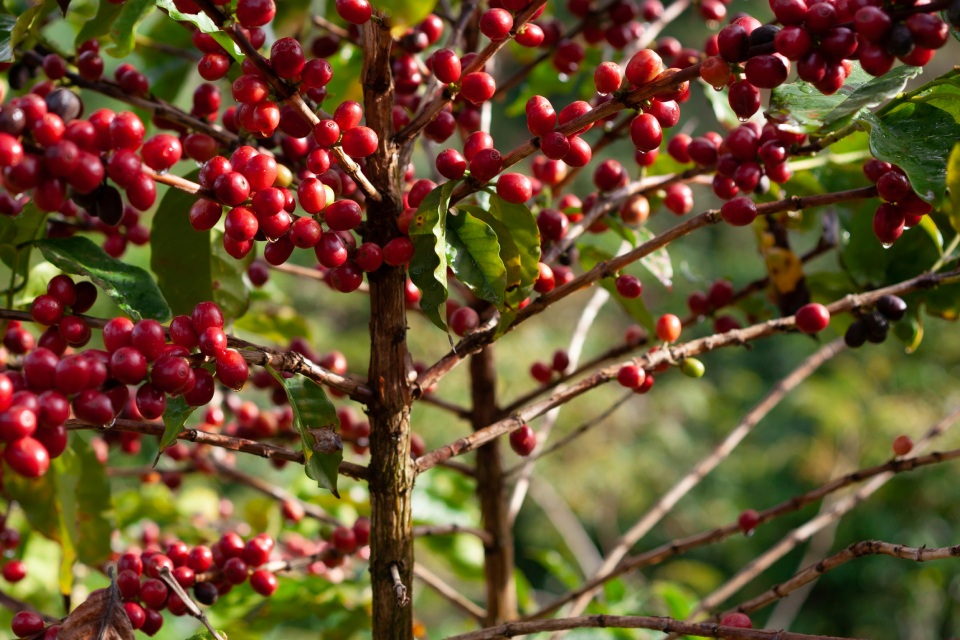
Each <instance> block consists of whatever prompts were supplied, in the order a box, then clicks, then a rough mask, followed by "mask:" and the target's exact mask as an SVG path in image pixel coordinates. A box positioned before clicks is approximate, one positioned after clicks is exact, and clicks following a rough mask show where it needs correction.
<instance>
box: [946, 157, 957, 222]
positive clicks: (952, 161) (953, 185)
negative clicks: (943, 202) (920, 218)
mask: <svg viewBox="0 0 960 640" xmlns="http://www.w3.org/2000/svg"><path fill="white" fill-rule="evenodd" d="M947 191H948V194H949V203H950V206H949V210H948V211H947V214H948V215H949V218H950V226H952V227H953V229H954V231H957V232H960V142H958V143H957V144H955V145H953V150H952V151H951V152H950V157H949V158H948V160H947ZM945 209H946V207H945Z"/></svg>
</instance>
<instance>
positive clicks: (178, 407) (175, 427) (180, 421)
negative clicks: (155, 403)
mask: <svg viewBox="0 0 960 640" xmlns="http://www.w3.org/2000/svg"><path fill="white" fill-rule="evenodd" d="M196 410H197V408H196V407H191V406H190V405H188V404H187V401H186V400H184V399H183V396H182V395H180V396H168V397H167V406H166V407H164V410H163V436H161V438H160V450H159V451H157V457H156V459H155V460H154V461H153V465H154V466H156V465H157V462H158V461H159V460H160V454H161V453H163V450H164V449H166V448H167V447H169V446H170V445H172V444H173V443H174V442H176V441H177V434H179V433H180V432H181V431H183V425H184V424H186V422H187V418H189V417H190V414H192V413H193V412H194V411H196Z"/></svg>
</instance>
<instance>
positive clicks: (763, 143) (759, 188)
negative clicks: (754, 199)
mask: <svg viewBox="0 0 960 640" xmlns="http://www.w3.org/2000/svg"><path fill="white" fill-rule="evenodd" d="M805 137H806V136H804V135H802V134H794V133H791V132H789V131H787V130H785V129H782V128H779V127H776V126H774V125H773V124H770V123H767V124H766V125H764V126H762V127H761V126H760V125H759V124H757V123H756V122H746V123H744V124H742V125H740V126H738V127H736V128H735V129H732V130H731V131H729V132H728V133H727V135H726V136H724V137H721V136H720V135H719V134H717V133H714V132H712V131H710V132H707V133H706V134H704V135H702V136H698V137H696V138H691V137H690V136H688V135H686V134H683V133H680V134H677V135H676V136H674V137H673V138H671V140H670V142H669V143H668V144H667V152H668V153H669V154H670V156H671V157H672V158H673V159H674V160H676V161H677V162H681V163H688V162H694V163H696V165H697V166H699V167H704V168H707V167H713V166H716V170H717V173H716V174H715V175H714V178H713V185H712V186H713V192H714V193H715V194H716V195H717V197H719V198H722V199H724V200H730V199H731V198H733V197H735V196H737V195H738V194H758V195H759V194H763V193H766V192H767V190H768V189H769V188H770V182H775V183H777V184H783V183H785V182H786V181H787V180H789V179H790V177H791V175H792V174H791V172H790V169H789V168H788V167H787V158H788V157H789V155H790V149H791V148H794V147H795V146H797V145H799V144H801V143H802V142H803V140H804V139H805Z"/></svg>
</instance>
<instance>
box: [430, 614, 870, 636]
mask: <svg viewBox="0 0 960 640" xmlns="http://www.w3.org/2000/svg"><path fill="white" fill-rule="evenodd" d="M588 628H592V629H597V628H599V629H653V630H655V631H664V632H667V633H680V634H684V635H691V636H704V637H707V638H738V639H739V638H743V639H744V640H853V639H850V638H838V637H835V636H817V635H809V634H806V633H793V632H792V631H783V630H779V631H777V630H773V629H741V628H739V627H725V626H722V625H719V624H716V623H713V622H710V623H699V624H697V623H690V622H681V621H680V620H675V619H673V618H666V617H660V616H610V615H596V616H580V617H577V618H554V619H550V620H532V621H528V622H508V623H506V624H501V625H498V626H496V627H489V628H487V629H481V630H479V631H472V632H470V633H463V634H460V635H457V636H450V637H448V638H447V640H495V639H496V638H513V637H516V636H522V635H526V634H530V633H540V632H544V631H565V630H569V629H588Z"/></svg>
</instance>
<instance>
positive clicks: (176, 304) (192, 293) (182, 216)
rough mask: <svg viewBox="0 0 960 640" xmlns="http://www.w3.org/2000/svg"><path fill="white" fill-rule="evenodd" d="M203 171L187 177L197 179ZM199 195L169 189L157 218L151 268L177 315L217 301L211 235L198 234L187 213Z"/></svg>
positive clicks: (152, 234) (158, 209)
mask: <svg viewBox="0 0 960 640" xmlns="http://www.w3.org/2000/svg"><path fill="white" fill-rule="evenodd" d="M198 173H199V172H193V173H191V174H188V175H187V176H185V177H186V178H187V179H188V180H194V179H196V176H197V175H198ZM194 202H196V196H192V195H190V194H188V193H184V192H183V191H180V190H179V189H169V190H168V191H167V193H166V195H165V196H163V200H161V201H160V206H159V207H157V212H156V213H155V214H154V216H153V226H152V228H151V230H150V269H151V270H152V271H153V273H154V274H155V275H156V276H157V284H158V285H159V287H160V291H162V292H163V295H164V297H165V298H166V299H167V301H168V302H169V303H170V308H171V309H172V310H173V313H174V314H175V315H189V314H191V313H193V307H194V306H195V305H196V304H197V303H198V302H204V301H207V300H212V299H213V287H212V286H211V282H212V281H213V275H212V267H211V262H212V261H211V242H212V241H211V238H210V236H211V233H210V231H197V230H196V229H194V228H193V226H192V225H191V224H190V220H189V218H188V217H187V212H188V211H189V210H190V206H191V205H192V204H193V203H194Z"/></svg>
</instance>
